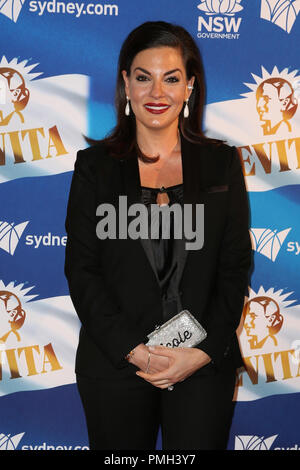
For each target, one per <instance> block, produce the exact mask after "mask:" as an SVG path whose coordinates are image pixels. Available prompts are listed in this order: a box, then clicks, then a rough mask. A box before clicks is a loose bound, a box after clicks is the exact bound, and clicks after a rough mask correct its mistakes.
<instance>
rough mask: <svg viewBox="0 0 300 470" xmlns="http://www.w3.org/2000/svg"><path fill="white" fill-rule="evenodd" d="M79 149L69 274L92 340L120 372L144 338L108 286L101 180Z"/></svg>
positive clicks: (68, 225)
mask: <svg viewBox="0 0 300 470" xmlns="http://www.w3.org/2000/svg"><path fill="white" fill-rule="evenodd" d="M89 156H90V155H88V154H87V152H86V151H82V150H80V151H79V152H78V153H77V158H76V162H75V167H74V173H73V177H72V182H71V187H70V193H69V200H68V207H67V216H66V221H65V227H66V232H67V243H66V254H65V275H66V278H67V281H68V285H69V291H70V297H71V299H72V302H73V305H74V308H75V310H76V312H77V314H78V317H79V319H80V321H81V323H82V326H83V328H84V329H85V331H86V333H87V334H88V336H89V337H90V338H91V339H92V341H93V342H94V343H95V344H96V345H97V346H98V347H99V349H100V350H101V351H102V352H103V353H104V354H105V355H106V356H107V357H108V359H109V360H110V361H111V363H112V364H113V365H114V366H115V367H116V368H122V367H125V366H128V362H127V361H126V360H125V359H124V357H125V356H126V354H128V352H129V351H131V350H132V349H133V348H134V347H135V346H136V345H137V344H140V343H141V342H143V341H144V339H145V335H143V334H142V333H141V332H140V331H138V330H137V328H136V326H135V325H133V324H130V323H129V321H128V317H127V316H126V315H125V314H124V313H123V312H122V311H121V310H120V308H119V307H118V305H117V303H116V302H115V301H114V299H113V298H112V294H111V293H110V292H109V291H108V289H107V288H106V286H105V276H103V271H102V269H101V264H100V262H99V259H100V258H99V256H100V253H99V243H101V240H99V239H98V238H97V235H96V224H97V219H96V181H95V174H94V173H95V171H93V170H92V168H90V166H91V163H90V162H91V159H89V158H88V157H89Z"/></svg>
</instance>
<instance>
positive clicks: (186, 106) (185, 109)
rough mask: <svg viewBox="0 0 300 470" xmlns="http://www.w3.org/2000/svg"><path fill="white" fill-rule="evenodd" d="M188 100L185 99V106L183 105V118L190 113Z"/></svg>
mask: <svg viewBox="0 0 300 470" xmlns="http://www.w3.org/2000/svg"><path fill="white" fill-rule="evenodd" d="M188 102H189V99H187V100H186V101H185V107H184V110H183V117H185V118H188V117H189V115H190V110H189V106H188Z"/></svg>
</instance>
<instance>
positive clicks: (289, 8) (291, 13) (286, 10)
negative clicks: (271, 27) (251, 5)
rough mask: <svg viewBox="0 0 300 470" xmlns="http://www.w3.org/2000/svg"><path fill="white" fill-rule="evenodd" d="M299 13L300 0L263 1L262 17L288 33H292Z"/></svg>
mask: <svg viewBox="0 0 300 470" xmlns="http://www.w3.org/2000/svg"><path fill="white" fill-rule="evenodd" d="M299 11H300V0H261V10H260V17H261V18H262V19H264V20H267V21H270V22H271V23H274V24H276V26H279V27H280V28H282V29H284V31H286V32H287V33H290V32H291V29H292V27H293V26H294V23H295V21H296V19H297V15H298V13H299Z"/></svg>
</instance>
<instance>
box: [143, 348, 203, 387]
mask: <svg viewBox="0 0 300 470" xmlns="http://www.w3.org/2000/svg"><path fill="white" fill-rule="evenodd" d="M149 351H150V352H151V360H152V357H154V356H158V357H163V356H165V357H166V358H168V360H169V367H168V368H167V369H165V370H162V371H161V372H157V373H154V374H151V373H148V374H146V373H145V372H142V371H138V372H136V374H137V375H138V376H139V377H141V378H143V379H145V380H147V382H150V383H151V384H152V385H154V386H155V387H158V388H161V389H165V388H168V387H169V386H170V385H174V384H176V383H177V382H183V380H185V379H186V378H188V377H189V376H190V375H192V374H193V373H194V372H196V370H198V369H200V368H201V367H203V366H205V365H206V364H208V363H209V362H210V361H211V358H210V357H209V356H208V355H207V354H206V353H205V352H204V351H202V350H201V349H197V348H168V347H165V346H154V347H152V346H151V347H149Z"/></svg>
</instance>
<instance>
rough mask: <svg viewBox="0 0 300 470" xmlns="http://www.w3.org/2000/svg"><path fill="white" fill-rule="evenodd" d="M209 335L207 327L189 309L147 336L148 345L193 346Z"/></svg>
mask: <svg viewBox="0 0 300 470" xmlns="http://www.w3.org/2000/svg"><path fill="white" fill-rule="evenodd" d="M206 336H207V333H206V331H205V329H204V328H203V327H202V326H201V325H200V323H199V322H198V321H197V320H196V318H194V317H193V315H192V314H191V313H190V312H189V311H188V310H182V311H181V312H180V313H178V314H177V315H175V316H174V317H173V318H171V319H170V320H168V321H167V322H166V323H164V324H163V325H161V326H159V327H157V328H156V329H155V330H154V331H152V332H151V333H150V334H149V335H148V336H147V337H148V339H149V341H148V342H147V343H146V346H168V347H171V348H178V347H183V348H193V347H194V346H196V345H197V344H199V343H201V341H203V340H204V339H205V338H206Z"/></svg>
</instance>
